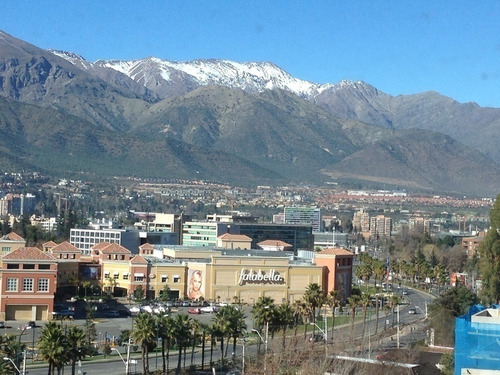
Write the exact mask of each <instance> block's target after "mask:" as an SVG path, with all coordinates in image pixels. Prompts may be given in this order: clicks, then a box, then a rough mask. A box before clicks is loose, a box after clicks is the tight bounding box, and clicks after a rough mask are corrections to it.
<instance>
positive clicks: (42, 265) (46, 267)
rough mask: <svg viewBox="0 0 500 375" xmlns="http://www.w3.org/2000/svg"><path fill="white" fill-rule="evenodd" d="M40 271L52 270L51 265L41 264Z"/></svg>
mask: <svg viewBox="0 0 500 375" xmlns="http://www.w3.org/2000/svg"><path fill="white" fill-rule="evenodd" d="M38 269H39V270H50V264H39V265H38Z"/></svg>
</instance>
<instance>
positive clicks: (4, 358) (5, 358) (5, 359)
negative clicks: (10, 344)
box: [3, 351, 26, 375]
mask: <svg viewBox="0 0 500 375" xmlns="http://www.w3.org/2000/svg"><path fill="white" fill-rule="evenodd" d="M24 353H25V354H26V351H25V352H24ZM3 360H4V361H9V362H10V363H12V366H14V368H15V369H16V371H17V373H18V374H20V375H24V372H21V370H19V368H18V367H17V366H16V364H15V363H14V361H13V360H12V359H10V358H9V357H3ZM23 370H24V366H23Z"/></svg>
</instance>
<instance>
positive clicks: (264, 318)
mask: <svg viewBox="0 0 500 375" xmlns="http://www.w3.org/2000/svg"><path fill="white" fill-rule="evenodd" d="M252 315H253V317H254V322H255V326H256V329H258V330H262V329H266V330H268V331H269V330H270V329H271V330H272V329H274V327H273V326H272V325H271V322H272V321H273V320H274V319H275V317H276V305H275V304H274V299H272V298H271V297H266V296H262V297H259V299H258V300H257V302H256V303H255V305H253V307H252ZM268 333H269V332H268ZM260 344H261V343H260V341H259V345H258V351H259V352H260Z"/></svg>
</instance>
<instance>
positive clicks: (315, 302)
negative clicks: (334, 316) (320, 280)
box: [304, 283, 325, 336]
mask: <svg viewBox="0 0 500 375" xmlns="http://www.w3.org/2000/svg"><path fill="white" fill-rule="evenodd" d="M304 300H305V301H306V303H308V304H309V306H310V307H311V311H312V318H313V323H314V325H313V336H314V331H315V328H316V325H315V324H316V309H317V308H318V307H321V306H322V305H323V302H324V301H325V295H324V293H323V290H321V287H320V286H319V285H318V284H316V283H312V284H309V285H308V286H307V288H306V292H305V293H304Z"/></svg>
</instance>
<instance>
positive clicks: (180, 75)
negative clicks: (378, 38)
mask: <svg viewBox="0 0 500 375" xmlns="http://www.w3.org/2000/svg"><path fill="white" fill-rule="evenodd" d="M51 52H52V53H54V54H56V55H57V56H59V57H62V58H64V59H66V60H67V61H69V62H71V63H72V64H73V65H75V66H77V67H79V68H82V69H85V70H96V69H103V68H106V69H112V70H114V71H117V72H119V73H122V74H124V75H126V76H127V77H129V78H131V79H132V80H134V81H135V82H137V83H139V84H141V85H143V86H144V87H146V88H147V89H149V90H151V91H152V92H155V93H156V94H157V95H158V96H159V97H160V98H166V97H169V96H172V95H180V94H184V93H186V92H189V91H192V90H194V89H195V88H197V87H200V86H224V87H229V88H239V89H241V90H244V91H246V92H251V93H252V92H253V93H257V92H263V91H265V90H274V89H282V90H286V91H289V92H292V93H294V94H296V95H298V96H299V97H302V98H306V99H310V100H311V99H313V98H315V97H316V96H318V95H320V94H322V93H323V92H325V91H329V92H332V91H337V90H340V89H345V88H349V87H351V88H353V89H355V90H358V89H359V86H366V87H369V88H371V89H374V88H373V87H372V86H370V85H367V84H366V83H364V82H352V81H341V82H339V83H337V84H330V83H327V84H318V83H314V82H309V81H305V80H301V79H298V78H295V77H293V76H292V75H290V74H288V73H287V72H286V71H284V70H283V69H281V68H280V67H278V66H277V65H275V64H273V63H270V62H245V63H240V62H235V61H229V60H218V59H208V60H202V59H200V60H193V61H186V62H178V61H169V60H162V59H159V58H156V57H149V58H145V59H140V60H98V61H96V62H94V63H91V62H89V61H86V60H85V59H84V58H83V57H82V56H80V55H76V54H74V53H71V52H62V51H54V50H52V51H51Z"/></svg>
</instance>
